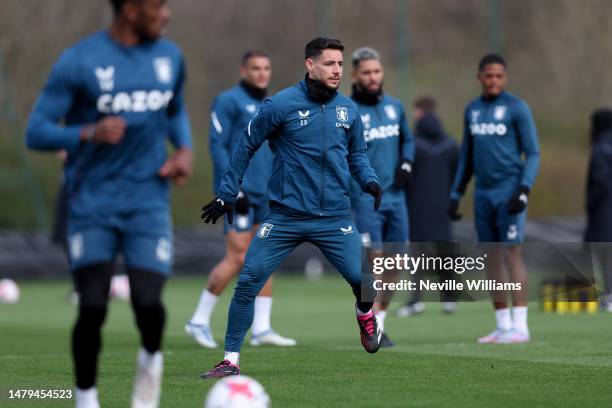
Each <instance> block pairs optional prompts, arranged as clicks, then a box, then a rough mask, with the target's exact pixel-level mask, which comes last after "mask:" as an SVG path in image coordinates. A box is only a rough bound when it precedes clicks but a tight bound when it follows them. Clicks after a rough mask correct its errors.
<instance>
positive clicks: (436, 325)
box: [0, 276, 612, 408]
mask: <svg viewBox="0 0 612 408" xmlns="http://www.w3.org/2000/svg"><path fill="white" fill-rule="evenodd" d="M203 281H204V278H202V279H196V278H183V277H177V278H175V279H173V280H171V282H170V284H169V285H168V288H167V289H166V292H165V301H166V305H167V308H168V324H167V326H166V333H165V342H164V349H165V372H164V382H163V391H162V404H161V405H162V407H163V406H166V407H176V408H178V407H201V406H203V401H204V398H205V395H206V393H207V391H208V390H209V388H210V387H211V386H212V384H213V382H211V381H202V380H200V379H199V374H200V373H201V372H202V371H204V370H206V369H208V368H210V367H211V366H212V365H213V364H215V363H217V362H218V361H219V360H220V359H221V357H222V352H221V350H206V349H202V348H200V347H198V346H197V345H196V344H195V343H194V342H193V341H192V340H191V339H190V338H188V337H187V336H186V335H185V334H184V332H183V325H184V323H185V322H186V321H187V319H188V318H189V317H190V316H191V313H192V311H193V308H194V307H195V304H196V302H197V299H198V296H199V293H200V290H201V287H202V284H203ZM68 288H69V285H68V283H67V282H30V283H27V282H26V283H23V284H22V285H21V289H22V299H21V301H20V303H19V304H17V305H13V306H8V305H0V368H1V370H0V406H1V407H26V406H27V407H30V406H31V407H65V406H73V405H74V401H66V400H64V401H59V400H55V401H51V400H29V401H28V400H25V401H24V400H20V401H17V400H9V399H8V390H9V389H19V388H21V389H24V388H25V389H70V388H72V386H73V385H72V363H71V360H70V357H69V331H70V327H71V325H72V321H73V318H74V313H75V308H74V306H70V305H68V304H67V303H66V302H65V295H66V293H67V291H68ZM230 294H231V290H228V291H227V293H226V294H225V295H224V296H223V298H222V300H221V301H220V302H219V305H218V307H217V309H216V311H215V314H214V315H213V333H214V335H215V337H216V339H217V340H219V341H222V338H223V334H224V328H225V324H226V319H227V305H228V301H229V297H230ZM395 306H397V304H395V305H394V307H395ZM354 320H355V317H354V311H353V300H352V294H351V291H350V290H349V288H348V286H346V284H345V283H344V281H343V280H342V279H341V278H340V277H339V276H338V277H327V278H324V279H322V280H320V281H316V282H309V281H306V280H304V279H301V278H293V277H283V276H279V278H278V279H277V280H276V282H275V300H274V308H273V318H272V323H273V326H274V328H275V329H277V330H278V331H279V332H280V333H282V334H284V335H287V336H292V337H295V338H296V339H297V340H298V342H299V344H298V346H297V347H294V348H285V349H279V348H270V347H263V348H254V347H250V346H248V345H245V347H244V348H243V352H242V356H241V366H242V367H241V368H242V370H243V373H244V374H246V375H249V376H252V377H254V378H255V379H257V380H258V381H260V382H261V383H262V384H263V386H264V387H265V388H266V390H267V391H268V393H269V394H270V396H271V399H272V405H273V406H275V407H336V406H338V407H396V406H397V407H492V406H495V407H496V408H501V407H536V406H537V407H581V408H586V407H603V406H612V397H611V396H610V395H611V394H610V384H612V358H611V356H612V340H611V339H612V325H611V324H610V316H609V315H606V314H603V313H600V314H596V315H575V316H574V315H563V316H558V315H545V314H542V313H541V312H539V311H538V309H537V308H536V307H535V305H533V307H531V309H530V316H529V322H530V328H531V332H532V337H533V340H532V342H531V343H530V344H527V345H505V346H502V345H478V344H476V343H475V341H474V340H475V338H476V337H477V336H479V335H483V334H484V333H486V332H488V331H489V330H491V329H492V327H493V324H494V322H493V314H492V313H491V306H490V305H489V303H488V302H478V303H463V304H461V305H460V308H459V311H458V313H457V314H456V315H452V316H446V315H442V313H441V311H440V306H439V305H438V304H428V307H427V310H426V311H425V313H424V314H423V315H421V316H417V317H411V318H407V319H398V318H396V317H394V316H391V317H389V318H388V319H387V323H386V325H387V329H388V332H389V334H390V336H391V338H392V339H393V340H394V341H396V342H397V343H398V346H397V347H395V348H394V349H391V350H381V351H380V352H379V353H377V354H374V355H369V354H367V353H366V352H365V351H364V350H362V348H361V345H360V343H359V335H358V329H357V326H356V324H355V321H354ZM137 347H138V337H137V334H136V330H135V329H134V326H133V318H132V314H131V311H130V308H129V306H128V304H127V303H124V302H120V301H113V302H112V303H111V309H110V313H109V316H108V318H107V323H106V326H105V329H104V353H103V355H102V357H101V364H100V375H99V382H98V388H99V393H100V398H101V404H102V406H103V407H125V406H128V405H129V398H130V394H131V387H132V380H133V375H134V368H135V359H136V349H137Z"/></svg>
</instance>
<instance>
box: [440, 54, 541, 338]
mask: <svg viewBox="0 0 612 408" xmlns="http://www.w3.org/2000/svg"><path fill="white" fill-rule="evenodd" d="M478 80H479V81H480V83H481V85H482V95H481V96H480V97H478V98H476V99H475V100H473V101H472V102H470V103H469V104H468V106H467V107H466V109H465V114H464V118H463V120H464V129H463V143H462V145H461V152H460V157H459V165H458V169H457V174H456V177H455V182H454V185H453V190H452V192H451V194H450V204H449V215H450V217H451V219H454V220H457V219H459V218H461V215H460V214H459V213H458V209H459V200H460V198H461V196H462V195H463V193H464V192H465V189H466V186H467V184H468V182H469V180H470V178H471V177H472V174H474V176H475V178H476V189H475V191H474V218H475V222H476V232H477V234H478V240H479V241H480V242H488V243H495V244H494V246H491V248H492V249H491V251H489V253H488V262H487V274H488V278H489V279H495V280H497V281H498V282H504V281H506V279H505V274H504V273H503V272H504V271H503V269H504V263H505V264H506V266H507V268H508V272H509V275H510V281H511V282H516V283H521V284H522V288H523V289H522V290H520V291H513V292H512V293H511V295H512V298H513V301H514V303H513V308H512V316H511V315H510V309H509V307H508V301H507V299H508V295H510V293H507V292H505V291H496V292H493V293H491V295H492V298H493V305H494V308H495V318H496V322H497V327H496V329H495V330H494V331H493V332H491V333H490V334H488V335H486V336H484V337H481V338H479V339H478V342H479V343H525V342H528V341H529V339H530V337H529V329H528V327H527V272H526V270H525V264H524V262H523V256H522V253H521V245H520V244H521V243H522V242H523V239H524V227H525V218H526V216H527V202H528V197H529V192H530V190H531V188H532V186H533V183H534V182H535V178H536V175H537V172H538V166H539V162H540V152H539V147H538V136H537V132H536V127H535V124H534V121H533V117H532V116H531V111H530V109H529V107H528V106H527V104H526V103H525V102H523V101H522V100H521V99H519V98H517V97H516V96H514V95H512V94H510V93H508V92H506V91H505V90H504V88H505V86H506V82H507V73H506V62H505V61H504V59H503V58H502V57H501V56H499V55H496V54H489V55H486V56H484V57H483V58H482V59H481V61H480V63H479V65H478ZM523 155H524V156H525V159H524V160H523ZM504 261H505V262H504Z"/></svg>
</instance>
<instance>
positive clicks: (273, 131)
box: [219, 80, 378, 216]
mask: <svg viewBox="0 0 612 408" xmlns="http://www.w3.org/2000/svg"><path fill="white" fill-rule="evenodd" d="M265 140H268V141H269V144H270V148H271V150H272V152H273V153H274V154H275V156H274V165H273V170H272V176H271V178H270V182H269V187H268V198H269V199H270V200H271V201H276V202H278V203H279V204H281V205H282V206H284V207H286V208H289V209H291V210H293V211H295V212H298V213H302V214H307V215H316V216H348V215H349V214H350V198H349V184H350V179H351V175H352V176H353V177H354V178H355V179H356V180H357V182H358V183H359V185H360V186H361V188H362V189H363V188H365V186H366V184H367V183H369V182H378V178H377V177H376V174H375V173H374V170H373V169H372V167H371V166H370V161H369V160H368V156H367V155H366V145H365V141H364V139H363V126H362V124H361V118H360V116H359V111H358V109H357V106H356V105H355V103H354V102H353V101H351V100H350V99H349V98H347V97H346V96H344V95H342V94H340V93H337V94H336V96H334V97H333V98H332V99H331V100H330V101H329V102H327V103H326V104H324V105H321V104H318V103H316V102H314V101H313V100H312V99H310V98H309V97H308V94H307V88H306V83H305V82H304V81H303V80H302V81H300V82H299V83H298V84H297V85H294V86H292V87H290V88H287V89H284V90H283V91H281V92H279V93H278V94H276V95H274V96H273V97H271V98H268V99H266V100H265V101H264V103H263V105H262V107H261V109H260V111H259V112H258V113H257V115H256V116H255V117H254V118H253V120H252V121H251V122H250V123H249V124H248V126H247V129H246V132H245V133H244V135H243V137H242V139H241V140H240V143H239V144H238V146H237V147H236V150H234V154H233V156H232V159H231V163H230V166H229V168H228V171H227V172H226V173H225V175H224V176H223V179H222V180H221V185H220V188H219V197H220V198H221V199H223V200H225V201H227V202H234V201H235V200H236V196H237V194H238V187H239V186H240V183H241V181H242V177H243V175H244V172H245V170H246V168H247V166H248V164H249V160H250V159H251V157H253V155H254V154H255V151H257V149H258V148H259V146H261V144H262V143H263V142H264V141H265Z"/></svg>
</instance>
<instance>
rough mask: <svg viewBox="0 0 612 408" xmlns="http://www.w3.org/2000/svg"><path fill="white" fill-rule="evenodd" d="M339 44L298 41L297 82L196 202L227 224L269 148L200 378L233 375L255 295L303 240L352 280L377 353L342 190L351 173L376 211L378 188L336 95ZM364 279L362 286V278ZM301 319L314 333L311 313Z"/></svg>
mask: <svg viewBox="0 0 612 408" xmlns="http://www.w3.org/2000/svg"><path fill="white" fill-rule="evenodd" d="M343 50H344V46H343V45H342V43H341V42H340V41H338V40H335V39H330V38H323V37H319V38H315V39H314V40H312V41H310V42H309V43H308V44H306V47H305V67H306V70H307V74H306V76H305V78H304V80H302V81H300V82H299V83H298V84H296V85H294V86H292V87H290V88H286V89H284V90H283V91H281V92H279V93H278V94H276V95H274V96H273V97H271V98H269V99H266V100H265V102H264V104H263V105H262V107H261V109H260V111H259V113H258V114H257V115H256V116H255V117H254V118H253V119H252V120H251V121H250V122H249V124H248V126H247V129H246V132H245V134H243V136H242V138H241V139H240V142H239V144H238V146H237V147H236V149H235V150H234V153H233V155H232V159H231V163H230V165H229V167H228V171H227V172H226V173H225V175H224V176H223V179H222V180H221V185H220V188H219V196H218V197H217V198H215V199H213V200H212V201H211V202H209V203H208V204H207V205H206V206H204V208H203V214H202V218H203V219H204V220H205V222H207V223H208V222H211V221H212V222H213V223H214V222H216V220H217V219H218V218H219V217H221V216H223V215H224V214H227V217H228V221H229V222H230V223H231V222H232V219H233V211H234V206H235V203H236V198H237V196H238V193H239V188H240V184H241V181H242V178H243V175H244V172H245V171H246V169H247V167H248V165H249V162H250V160H251V158H252V157H253V155H254V154H255V152H256V151H257V150H258V149H259V147H260V146H261V145H262V144H263V142H264V141H266V140H268V141H269V143H270V147H271V149H272V151H273V152H274V153H275V156H274V167H273V171H272V177H271V178H270V183H269V185H270V188H269V189H268V197H269V199H270V212H269V214H268V215H267V216H266V219H265V220H264V222H263V223H262V224H261V226H260V227H259V230H258V231H257V233H256V235H255V237H254V238H253V241H252V242H251V245H250V247H249V250H248V252H247V255H246V259H245V263H244V268H243V269H242V272H241V273H240V277H239V278H238V282H237V284H236V289H235V291H234V296H233V298H232V302H231V305H230V310H229V319H228V325H227V332H226V336H225V355H224V359H223V361H221V362H220V363H219V364H217V365H216V366H215V367H214V368H212V369H211V370H209V371H208V372H206V373H204V374H202V378H217V377H225V376H228V375H237V374H240V367H239V358H240V348H241V345H242V342H243V340H244V336H245V335H246V332H247V331H248V329H249V327H250V326H251V323H252V322H253V303H254V302H255V296H256V295H257V293H259V291H260V290H261V288H262V287H263V285H264V284H265V282H266V281H267V280H268V278H269V277H270V275H271V274H272V273H273V272H274V271H275V270H276V268H277V267H278V265H279V264H280V263H281V262H282V261H283V259H285V258H286V257H287V256H288V255H289V254H290V253H291V252H292V251H293V250H294V249H295V248H296V247H297V246H299V245H300V244H302V243H304V242H310V243H312V244H313V245H315V246H317V247H318V248H319V249H320V250H321V251H322V252H323V255H324V256H325V257H326V258H327V259H328V260H329V262H330V263H331V264H332V265H333V266H334V267H335V268H336V269H337V270H338V271H339V272H340V273H341V274H342V276H343V277H344V278H345V279H346V281H347V282H348V283H349V284H350V285H351V287H352V290H353V293H354V295H355V298H356V302H355V313H356V317H357V324H358V327H359V331H360V337H361V344H362V345H363V347H364V348H365V349H366V351H367V352H369V353H375V352H377V351H378V348H379V340H380V331H379V329H378V327H377V323H376V317H375V316H374V313H373V311H372V304H373V302H372V300H373V299H372V298H371V296H365V297H363V296H362V293H361V292H362V287H361V286H362V275H361V242H360V239H359V235H358V234H357V232H356V230H357V229H356V228H355V226H354V225H353V222H352V221H351V218H350V200H349V191H348V190H349V188H348V186H349V182H350V178H351V176H352V177H354V178H355V179H357V181H358V182H359V184H360V186H361V187H362V189H363V190H364V191H366V192H368V193H370V194H371V195H373V196H374V197H375V201H374V203H373V205H374V206H375V208H376V209H378V207H379V206H380V201H381V199H382V189H381V187H380V185H379V184H378V178H377V177H376V174H375V173H374V170H373V169H372V167H370V162H369V160H368V156H367V155H366V145H365V141H364V139H363V128H362V125H361V119H360V117H359V111H358V110H357V106H356V105H355V104H354V103H353V102H352V101H351V100H350V99H349V98H347V97H345V96H344V95H342V94H340V93H339V92H338V87H339V86H340V80H341V79H342V71H343V69H342V65H343V56H342V51H343ZM367 285H371V282H369V281H368V280H367V279H366V280H364V286H365V287H366V288H367ZM307 324H309V325H311V328H312V329H313V330H322V329H323V328H321V327H318V326H317V322H316V316H313V320H312V321H310V322H308V323H307Z"/></svg>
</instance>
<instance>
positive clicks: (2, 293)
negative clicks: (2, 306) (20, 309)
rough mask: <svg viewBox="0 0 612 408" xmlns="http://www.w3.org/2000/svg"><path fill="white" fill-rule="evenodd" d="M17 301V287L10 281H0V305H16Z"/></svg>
mask: <svg viewBox="0 0 612 408" xmlns="http://www.w3.org/2000/svg"><path fill="white" fill-rule="evenodd" d="M18 301H19V287H18V286H17V284H16V283H15V281H13V280H11V279H2V280H0V303H10V304H13V303H17V302H18Z"/></svg>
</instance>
